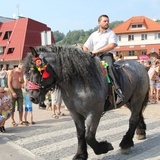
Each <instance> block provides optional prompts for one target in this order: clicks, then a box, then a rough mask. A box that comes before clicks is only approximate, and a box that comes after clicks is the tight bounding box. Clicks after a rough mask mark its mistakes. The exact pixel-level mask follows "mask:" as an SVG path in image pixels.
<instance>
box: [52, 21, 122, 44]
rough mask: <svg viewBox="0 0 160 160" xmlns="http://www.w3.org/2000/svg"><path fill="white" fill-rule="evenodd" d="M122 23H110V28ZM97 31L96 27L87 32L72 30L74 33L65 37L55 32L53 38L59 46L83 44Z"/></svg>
mask: <svg viewBox="0 0 160 160" xmlns="http://www.w3.org/2000/svg"><path fill="white" fill-rule="evenodd" d="M121 23H123V21H114V22H112V23H110V28H111V29H112V28H114V27H116V26H118V25H119V24H121ZM97 29H98V26H96V27H95V28H94V29H90V30H88V31H84V30H74V31H69V32H68V33H67V34H66V36H65V35H64V34H63V33H60V32H59V31H55V32H53V33H54V37H55V40H56V42H57V44H59V45H73V44H76V43H80V44H83V43H85V42H86V40H87V39H88V37H89V36H90V35H91V34H92V33H93V32H94V31H96V30H97Z"/></svg>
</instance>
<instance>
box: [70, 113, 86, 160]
mask: <svg viewBox="0 0 160 160" xmlns="http://www.w3.org/2000/svg"><path fill="white" fill-rule="evenodd" d="M71 116H72V118H73V120H74V122H75V125H76V129H77V139H78V149H77V153H76V155H75V156H74V157H73V160H86V159H87V158H88V153H87V144H86V140H85V119H84V117H83V116H81V115H79V114H76V113H74V116H73V115H72V114H71Z"/></svg>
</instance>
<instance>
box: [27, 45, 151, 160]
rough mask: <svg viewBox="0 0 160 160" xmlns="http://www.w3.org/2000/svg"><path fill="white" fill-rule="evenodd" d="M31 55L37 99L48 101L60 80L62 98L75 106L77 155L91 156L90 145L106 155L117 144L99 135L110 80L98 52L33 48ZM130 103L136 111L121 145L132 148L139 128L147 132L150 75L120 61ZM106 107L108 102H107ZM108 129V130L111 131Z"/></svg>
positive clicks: (122, 82) (140, 134)
mask: <svg viewBox="0 0 160 160" xmlns="http://www.w3.org/2000/svg"><path fill="white" fill-rule="evenodd" d="M30 49H31V52H32V53H30V54H28V56H27V57H26V59H25V75H26V76H27V77H28V78H29V83H28V86H29V95H30V99H31V101H32V102H33V103H36V104H38V103H39V102H40V101H43V100H44V97H45V94H46V93H47V92H48V91H49V90H50V89H52V88H54V87H55V85H57V86H59V87H60V89H61V92H62V98H63V101H64V103H65V105H66V106H67V108H68V110H69V111H70V114H71V117H72V118H73V120H74V122H75V126H76V129H77V139H78V150H77V153H76V155H75V156H74V157H73V159H74V160H86V159H87V158H88V153H87V144H88V145H89V146H91V148H92V149H93V150H94V152H95V154H103V153H107V152H108V151H110V150H112V149H113V147H112V145H111V144H110V143H108V142H107V141H103V142H98V141H97V140H96V137H95V135H96V130H97V127H98V124H99V122H100V119H101V116H102V113H103V112H104V108H105V110H108V108H109V107H110V101H109V98H108V97H109V95H111V93H110V89H109V88H110V87H109V86H110V85H109V84H108V83H107V81H106V77H105V76H104V73H103V71H102V70H103V69H102V66H101V63H100V59H99V58H98V57H93V56H92V55H91V54H90V53H86V52H84V51H82V50H80V49H77V48H75V47H71V46H70V47H69V46H65V47H64V46H50V47H49V46H48V47H38V48H37V49H36V50H35V49H34V48H32V47H30ZM116 65H117V66H121V67H119V69H118V72H119V75H120V76H119V82H120V86H121V89H122V91H123V94H124V96H125V99H124V102H123V103H122V104H120V105H119V106H118V107H120V106H122V105H123V104H126V105H127V107H128V108H129V109H130V111H131V117H130V119H129V129H128V131H127V132H126V134H125V135H124V137H123V139H122V141H121V143H120V147H121V149H122V150H126V149H130V148H131V147H132V146H133V145H134V142H133V136H134V133H135V130H136V134H137V135H138V139H144V138H145V136H146V133H145V130H146V124H145V122H144V118H143V114H142V112H143V110H144V109H145V107H146V104H147V101H148V93H149V78H148V74H147V71H146V70H145V68H144V66H142V65H141V64H140V63H138V62H136V61H134V60H131V61H129V60H128V61H119V62H116ZM104 106H105V107H104ZM106 132H107V131H106Z"/></svg>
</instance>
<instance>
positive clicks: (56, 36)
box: [53, 31, 65, 42]
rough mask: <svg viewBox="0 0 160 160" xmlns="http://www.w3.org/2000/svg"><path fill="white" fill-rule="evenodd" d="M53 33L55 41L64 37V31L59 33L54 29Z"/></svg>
mask: <svg viewBox="0 0 160 160" xmlns="http://www.w3.org/2000/svg"><path fill="white" fill-rule="evenodd" d="M53 35H54V39H55V41H56V42H59V41H61V40H62V39H63V38H64V37H65V35H64V33H60V32H59V31H54V32H53Z"/></svg>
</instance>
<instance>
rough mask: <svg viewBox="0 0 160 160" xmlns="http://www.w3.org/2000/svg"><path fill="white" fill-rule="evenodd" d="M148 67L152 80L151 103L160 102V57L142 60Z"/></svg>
mask: <svg viewBox="0 0 160 160" xmlns="http://www.w3.org/2000/svg"><path fill="white" fill-rule="evenodd" d="M141 63H142V64H143V65H144V66H145V67H146V69H147V71H148V75H149V80H150V93H149V103H151V104H156V103H160V59H157V58H155V57H153V58H150V59H149V60H145V61H141Z"/></svg>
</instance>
